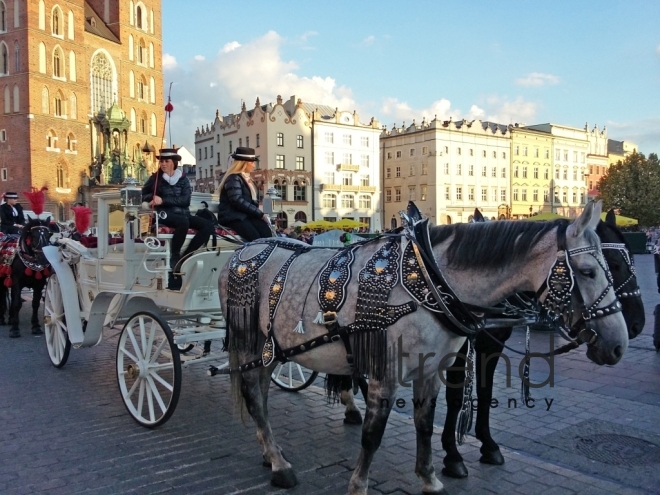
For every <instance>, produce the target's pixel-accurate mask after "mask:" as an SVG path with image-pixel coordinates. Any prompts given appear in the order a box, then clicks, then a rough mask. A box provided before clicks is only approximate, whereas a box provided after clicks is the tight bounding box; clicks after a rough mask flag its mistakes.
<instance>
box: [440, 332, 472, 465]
mask: <svg viewBox="0 0 660 495" xmlns="http://www.w3.org/2000/svg"><path fill="white" fill-rule="evenodd" d="M467 352H468V341H467V340H466V341H465V344H463V347H462V348H461V350H460V352H459V357H457V358H456V361H454V365H453V366H452V369H448V370H447V387H446V390H445V400H446V402H447V415H446V416H445V427H444V429H443V430H442V437H441V438H442V448H443V449H444V450H445V452H446V455H445V458H444V460H443V464H444V465H445V467H444V468H443V469H442V474H444V475H445V476H449V477H450V478H465V477H466V476H467V475H468V470H467V467H465V463H464V462H463V457H462V456H461V454H460V453H459V451H458V447H457V445H456V423H457V422H458V415H459V414H460V412H461V408H462V407H463V386H462V384H463V383H464V382H465V359H463V357H464V356H467Z"/></svg>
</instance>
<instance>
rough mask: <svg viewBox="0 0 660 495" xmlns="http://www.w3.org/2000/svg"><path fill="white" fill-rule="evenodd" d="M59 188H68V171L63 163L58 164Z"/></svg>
mask: <svg viewBox="0 0 660 495" xmlns="http://www.w3.org/2000/svg"><path fill="white" fill-rule="evenodd" d="M56 170H57V172H56V173H57V187H60V188H65V187H66V171H65V170H64V165H63V164H62V162H57V169H56Z"/></svg>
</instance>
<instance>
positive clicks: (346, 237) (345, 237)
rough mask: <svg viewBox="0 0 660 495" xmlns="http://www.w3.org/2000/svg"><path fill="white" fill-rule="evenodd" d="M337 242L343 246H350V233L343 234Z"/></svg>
mask: <svg viewBox="0 0 660 495" xmlns="http://www.w3.org/2000/svg"><path fill="white" fill-rule="evenodd" d="M339 241H340V242H342V243H344V246H348V245H350V244H351V233H350V232H344V233H343V234H342V235H341V236H340V237H339Z"/></svg>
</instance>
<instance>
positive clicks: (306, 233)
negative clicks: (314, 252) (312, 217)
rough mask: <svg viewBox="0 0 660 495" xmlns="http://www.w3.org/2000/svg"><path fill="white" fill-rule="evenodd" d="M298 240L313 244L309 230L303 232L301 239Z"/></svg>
mask: <svg viewBox="0 0 660 495" xmlns="http://www.w3.org/2000/svg"><path fill="white" fill-rule="evenodd" d="M298 240H299V241H303V242H306V243H307V244H311V243H312V233H311V231H310V230H309V228H306V229H305V230H303V231H302V234H300V237H299V238H298Z"/></svg>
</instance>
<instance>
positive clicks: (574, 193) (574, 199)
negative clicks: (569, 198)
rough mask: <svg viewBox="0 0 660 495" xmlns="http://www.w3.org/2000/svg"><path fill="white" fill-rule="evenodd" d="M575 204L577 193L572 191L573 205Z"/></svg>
mask: <svg viewBox="0 0 660 495" xmlns="http://www.w3.org/2000/svg"><path fill="white" fill-rule="evenodd" d="M576 203H577V192H576V191H573V204H576Z"/></svg>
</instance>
